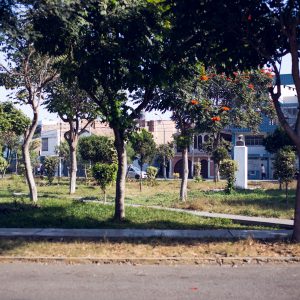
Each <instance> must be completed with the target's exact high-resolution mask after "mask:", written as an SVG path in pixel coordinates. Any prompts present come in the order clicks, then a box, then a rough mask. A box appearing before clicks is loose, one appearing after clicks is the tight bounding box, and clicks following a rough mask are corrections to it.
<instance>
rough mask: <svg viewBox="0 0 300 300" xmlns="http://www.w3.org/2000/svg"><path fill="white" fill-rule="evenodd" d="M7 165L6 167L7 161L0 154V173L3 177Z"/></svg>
mask: <svg viewBox="0 0 300 300" xmlns="http://www.w3.org/2000/svg"><path fill="white" fill-rule="evenodd" d="M7 167H8V162H7V161H6V159H5V158H4V157H2V156H0V173H1V175H2V177H4V174H5V171H6V169H7Z"/></svg>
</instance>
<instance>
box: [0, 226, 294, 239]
mask: <svg viewBox="0 0 300 300" xmlns="http://www.w3.org/2000/svg"><path fill="white" fill-rule="evenodd" d="M291 235H292V230H237V229H232V230H231V229H215V230H180V229H178V230H176V229H174V230H168V229H166V230H164V229H61V228H0V237H32V238H47V237H53V238H82V239H84V238H95V239H124V238H172V239H247V238H253V239H257V240H260V239H262V240H272V239H275V240H278V239H288V238H290V237H291Z"/></svg>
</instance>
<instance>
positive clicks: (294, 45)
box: [165, 0, 300, 242]
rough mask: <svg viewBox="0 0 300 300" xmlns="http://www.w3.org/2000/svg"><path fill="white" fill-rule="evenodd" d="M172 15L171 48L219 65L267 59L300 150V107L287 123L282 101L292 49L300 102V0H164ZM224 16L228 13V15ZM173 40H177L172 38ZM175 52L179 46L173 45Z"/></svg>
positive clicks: (298, 214) (298, 215)
mask: <svg viewBox="0 0 300 300" xmlns="http://www.w3.org/2000/svg"><path fill="white" fill-rule="evenodd" d="M165 3H166V4H167V5H169V12H170V14H171V16H172V20H173V27H172V31H173V35H174V36H177V42H174V45H173V46H172V47H171V49H176V51H177V52H180V53H184V54H186V53H187V52H188V53H189V55H190V56H191V57H198V58H199V57H200V58H201V60H202V61H205V62H207V64H208V65H211V63H213V64H214V65H216V67H217V68H218V70H224V71H226V72H230V70H236V69H237V68H238V69H240V70H244V69H249V68H253V67H256V66H257V65H260V66H263V65H265V64H269V66H272V70H273V71H274V73H275V75H276V79H275V81H274V83H275V84H274V86H273V87H270V88H269V92H270V95H271V98H272V101H273V104H274V107H275V110H276V114H277V117H278V120H279V122H280V124H281V126H282V128H283V129H284V130H285V131H286V133H287V134H288V135H289V137H290V138H291V139H292V141H293V142H294V144H295V146H296V150H297V155H298V156H299V155H300V130H299V128H300V111H298V116H297V120H296V124H295V125H294V126H291V125H289V124H288V122H287V120H286V119H285V116H284V114H283V111H282V108H281V106H280V101H279V99H280V96H281V78H280V67H281V62H282V57H283V56H285V55H287V54H290V57H291V64H292V68H291V72H292V77H293V80H294V84H295V88H296V93H297V98H298V102H299V104H300V74H299V59H298V58H299V45H298V42H299V41H298V37H299V24H300V9H299V2H298V1H293V0H288V1H283V0H279V1H277V0H237V1H234V2H233V1H229V0H223V1H205V2H202V1H197V0H189V1H188V3H187V2H186V1H184V2H183V1H178V0H170V1H166V2H165ZM224 16H226V17H224ZM174 41H175V39H174ZM174 51H175V50H174ZM293 240H294V241H298V242H299V241H300V177H299V178H298V182H297V189H296V204H295V217H294V232H293Z"/></svg>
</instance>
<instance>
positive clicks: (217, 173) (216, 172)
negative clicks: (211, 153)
mask: <svg viewBox="0 0 300 300" xmlns="http://www.w3.org/2000/svg"><path fill="white" fill-rule="evenodd" d="M219 170H220V168H219V164H218V163H216V162H214V182H215V183H217V182H219V181H220V171H219Z"/></svg>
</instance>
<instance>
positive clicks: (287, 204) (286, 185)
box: [285, 182, 289, 208]
mask: <svg viewBox="0 0 300 300" xmlns="http://www.w3.org/2000/svg"><path fill="white" fill-rule="evenodd" d="M285 202H286V208H288V206H289V203H288V182H286V183H285Z"/></svg>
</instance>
